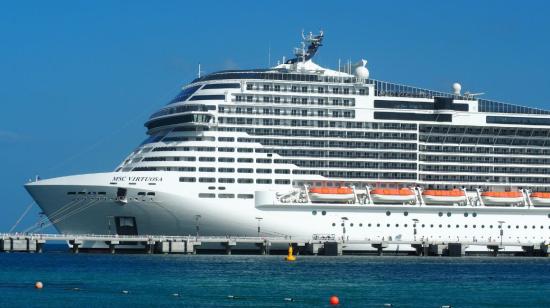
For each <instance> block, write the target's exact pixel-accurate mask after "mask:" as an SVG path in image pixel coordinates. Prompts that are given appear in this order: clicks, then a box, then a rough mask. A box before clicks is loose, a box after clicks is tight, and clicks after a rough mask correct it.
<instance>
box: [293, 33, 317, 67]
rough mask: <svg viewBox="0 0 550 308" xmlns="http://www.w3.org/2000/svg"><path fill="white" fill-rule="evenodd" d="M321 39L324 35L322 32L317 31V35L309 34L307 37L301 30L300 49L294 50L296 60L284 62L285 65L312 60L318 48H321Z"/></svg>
mask: <svg viewBox="0 0 550 308" xmlns="http://www.w3.org/2000/svg"><path fill="white" fill-rule="evenodd" d="M323 37H324V34H323V31H322V30H321V31H319V34H318V35H313V33H311V32H309V35H307V36H306V35H305V34H304V31H303V30H302V47H301V48H294V55H295V56H296V58H294V59H290V60H288V61H286V64H293V63H296V62H300V61H302V62H305V61H308V60H310V59H311V58H313V56H315V53H317V50H319V47H321V46H323V44H322V42H323ZM306 43H307V44H308V46H307V50H306V48H305V46H306Z"/></svg>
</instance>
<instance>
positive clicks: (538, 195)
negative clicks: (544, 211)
mask: <svg viewBox="0 0 550 308" xmlns="http://www.w3.org/2000/svg"><path fill="white" fill-rule="evenodd" d="M531 202H533V205H538V206H550V192H534V193H532V194H531Z"/></svg>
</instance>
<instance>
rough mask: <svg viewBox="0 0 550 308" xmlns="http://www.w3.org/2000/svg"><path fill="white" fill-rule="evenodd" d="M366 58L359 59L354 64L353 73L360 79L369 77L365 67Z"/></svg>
mask: <svg viewBox="0 0 550 308" xmlns="http://www.w3.org/2000/svg"><path fill="white" fill-rule="evenodd" d="M366 65H367V60H361V61H359V63H357V64H356V67H355V70H354V73H355V74H354V75H355V76H357V77H358V78H361V79H369V74H370V73H369V70H368V69H367V68H366V67H365V66H366Z"/></svg>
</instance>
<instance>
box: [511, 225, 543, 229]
mask: <svg viewBox="0 0 550 308" xmlns="http://www.w3.org/2000/svg"><path fill="white" fill-rule="evenodd" d="M548 228H550V226H548ZM516 229H519V226H518V225H516Z"/></svg>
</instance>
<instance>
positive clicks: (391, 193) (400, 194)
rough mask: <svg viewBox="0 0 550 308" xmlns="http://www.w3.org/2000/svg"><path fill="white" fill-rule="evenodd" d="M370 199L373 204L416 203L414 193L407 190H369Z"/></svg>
mask: <svg viewBox="0 0 550 308" xmlns="http://www.w3.org/2000/svg"><path fill="white" fill-rule="evenodd" d="M370 197H371V199H372V201H373V202H374V203H398V204H402V203H408V202H414V201H416V196H415V195H414V192H413V191H412V190H411V189H409V188H401V189H382V188H376V189H373V190H371V192H370Z"/></svg>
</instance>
